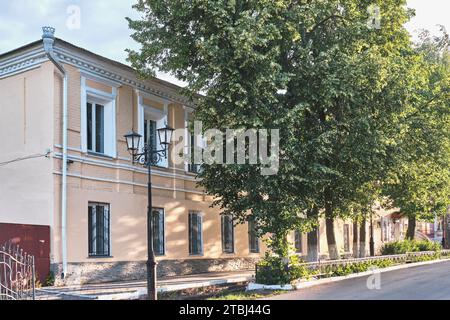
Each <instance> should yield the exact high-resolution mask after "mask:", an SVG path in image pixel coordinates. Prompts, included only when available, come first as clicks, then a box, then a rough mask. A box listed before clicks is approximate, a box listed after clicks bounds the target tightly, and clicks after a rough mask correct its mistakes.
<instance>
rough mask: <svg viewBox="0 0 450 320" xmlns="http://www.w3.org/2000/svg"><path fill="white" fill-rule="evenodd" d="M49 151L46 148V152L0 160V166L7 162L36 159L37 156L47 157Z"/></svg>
mask: <svg viewBox="0 0 450 320" xmlns="http://www.w3.org/2000/svg"><path fill="white" fill-rule="evenodd" d="M50 153H51V151H50V150H48V151H47V152H46V153H41V154H33V155H30V156H26V157H21V158H17V159H13V160H9V161H6V162H0V167H3V166H6V165H8V164H11V163H15V162H20V161H25V160H30V159H37V158H44V157H45V158H48V156H49V155H50Z"/></svg>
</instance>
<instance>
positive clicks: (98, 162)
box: [54, 146, 198, 182]
mask: <svg viewBox="0 0 450 320" xmlns="http://www.w3.org/2000/svg"><path fill="white" fill-rule="evenodd" d="M56 147H57V148H59V147H58V146H56ZM69 150H72V151H78V150H75V149H69ZM78 152H81V151H78ZM54 156H55V158H57V159H62V154H61V153H58V152H55V153H54ZM68 159H69V160H71V161H74V162H78V163H86V164H90V165H94V166H98V167H103V168H109V169H121V170H126V171H132V172H137V173H142V174H147V170H146V169H144V168H139V167H137V166H132V165H127V164H120V163H111V162H107V161H102V160H97V159H91V158H86V157H79V156H74V155H70V154H69V155H68ZM130 161H131V160H130ZM152 174H153V175H155V176H160V177H164V178H171V179H181V180H186V181H191V182H197V181H198V179H196V178H195V177H193V176H188V175H185V174H183V175H181V174H176V173H170V172H164V171H160V170H157V169H155V168H153V169H152Z"/></svg>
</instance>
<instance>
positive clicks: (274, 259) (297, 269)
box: [256, 254, 309, 285]
mask: <svg viewBox="0 0 450 320" xmlns="http://www.w3.org/2000/svg"><path fill="white" fill-rule="evenodd" d="M288 261H289V262H288V264H286V263H285V261H284V259H283V258H281V257H279V256H271V255H269V254H266V256H265V258H264V259H263V260H261V261H260V262H259V263H258V265H257V268H258V272H257V273H256V282H257V283H260V284H266V285H284V284H290V283H292V282H293V281H294V280H297V279H301V278H306V277H308V276H309V271H308V268H306V267H304V266H301V265H300V263H301V262H302V261H301V260H300V258H299V257H298V256H296V255H292V256H290V257H289V258H288Z"/></svg>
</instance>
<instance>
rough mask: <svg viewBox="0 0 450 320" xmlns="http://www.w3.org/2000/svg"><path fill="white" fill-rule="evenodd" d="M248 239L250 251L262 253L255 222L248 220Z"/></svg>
mask: <svg viewBox="0 0 450 320" xmlns="http://www.w3.org/2000/svg"><path fill="white" fill-rule="evenodd" d="M248 241H249V249H250V253H260V248H259V238H258V236H257V234H256V226H255V222H253V221H249V222H248Z"/></svg>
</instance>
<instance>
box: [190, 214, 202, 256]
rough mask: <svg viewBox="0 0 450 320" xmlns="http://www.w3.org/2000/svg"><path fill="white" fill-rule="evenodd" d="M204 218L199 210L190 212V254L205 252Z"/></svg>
mask: <svg viewBox="0 0 450 320" xmlns="http://www.w3.org/2000/svg"><path fill="white" fill-rule="evenodd" d="M202 220H203V218H202V216H201V214H200V213H199V212H190V213H189V254H190V255H200V254H203V234H202V225H203V221H202Z"/></svg>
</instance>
